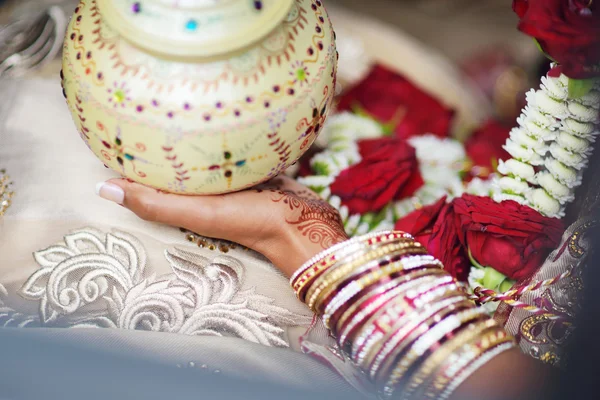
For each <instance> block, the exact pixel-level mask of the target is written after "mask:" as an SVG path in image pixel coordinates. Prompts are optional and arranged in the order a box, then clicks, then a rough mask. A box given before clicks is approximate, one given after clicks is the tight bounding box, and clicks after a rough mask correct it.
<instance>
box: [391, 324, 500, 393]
mask: <svg viewBox="0 0 600 400" xmlns="http://www.w3.org/2000/svg"><path fill="white" fill-rule="evenodd" d="M497 328H498V325H497V324H496V323H495V322H494V320H492V319H488V320H486V321H479V322H472V323H470V324H468V325H467V326H466V327H464V328H463V329H462V330H461V331H460V332H459V333H458V334H457V335H456V336H455V337H453V338H451V339H450V340H448V341H447V342H446V343H444V344H443V345H442V347H440V348H439V349H437V350H436V351H435V352H434V353H433V354H432V355H431V356H430V357H428V358H427V360H425V361H424V362H423V364H422V365H421V367H420V368H419V369H418V370H417V371H416V372H415V373H414V374H413V375H412V376H411V377H407V378H408V379H407V384H406V385H404V386H402V396H403V398H404V399H405V400H406V399H410V398H411V396H413V394H414V397H415V398H422V393H418V394H417V393H415V391H416V390H417V389H419V387H421V388H422V390H421V392H427V391H428V386H429V384H430V383H431V381H432V380H434V379H435V378H436V377H438V376H440V370H442V369H443V368H442V367H443V365H444V364H445V361H446V360H447V359H448V358H449V357H450V356H451V355H452V354H456V353H458V352H459V350H460V349H461V348H464V347H465V346H468V345H469V344H471V343H472V342H473V341H475V340H480V338H481V337H489V336H490V334H491V333H495V332H496V330H497Z"/></svg>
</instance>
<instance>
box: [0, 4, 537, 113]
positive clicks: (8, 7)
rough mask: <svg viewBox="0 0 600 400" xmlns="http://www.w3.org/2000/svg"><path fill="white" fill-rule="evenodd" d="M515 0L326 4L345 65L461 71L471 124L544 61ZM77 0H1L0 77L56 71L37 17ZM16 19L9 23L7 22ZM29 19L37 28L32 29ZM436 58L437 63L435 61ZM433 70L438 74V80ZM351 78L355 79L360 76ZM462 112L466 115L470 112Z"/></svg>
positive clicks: (502, 109) (425, 79)
mask: <svg viewBox="0 0 600 400" xmlns="http://www.w3.org/2000/svg"><path fill="white" fill-rule="evenodd" d="M511 3H512V1H511V0H370V1H363V0H327V2H326V5H327V6H328V7H329V9H330V13H331V14H332V18H333V20H334V24H335V25H336V29H338V37H340V36H341V43H340V44H339V47H340V53H341V57H342V61H341V63H342V64H343V65H342V70H343V69H344V68H345V69H346V70H347V71H346V72H347V75H357V74H360V72H361V71H363V70H366V67H365V68H363V69H361V68H359V67H357V65H356V64H361V63H365V64H366V62H364V59H367V58H374V59H376V61H377V62H383V63H385V64H391V66H392V67H395V68H396V69H398V70H399V71H400V72H402V73H404V74H406V75H408V76H409V77H410V78H412V79H413V80H415V81H416V82H417V83H422V86H425V89H428V90H430V91H433V92H436V91H437V90H436V88H435V87H433V86H435V85H434V83H433V82H437V81H438V80H439V81H444V82H443V83H441V84H442V85H447V84H448V83H449V81H456V79H457V74H459V75H460V79H461V80H460V82H459V83H456V82H454V84H455V86H456V85H458V86H463V88H462V89H463V90H462V91H464V89H465V87H468V91H469V95H468V96H466V95H464V93H462V91H461V90H458V92H457V94H454V95H448V96H449V99H448V102H449V103H456V102H457V99H453V98H452V96H455V97H456V96H459V97H463V99H464V98H466V97H470V98H471V99H474V101H472V103H473V104H477V107H478V109H477V110H469V109H468V104H459V105H458V106H457V107H458V108H459V109H460V108H461V106H462V108H463V110H462V112H463V114H464V113H465V109H466V110H467V111H466V112H467V113H469V114H471V115H470V117H472V118H471V119H473V120H474V121H470V122H471V125H473V124H475V123H476V121H477V122H480V120H481V119H482V118H484V116H483V114H485V117H487V116H489V114H492V115H493V116H495V117H497V118H498V119H500V120H505V121H508V122H510V121H511V120H514V118H515V117H516V116H517V115H518V112H519V109H520V107H521V106H522V101H523V98H524V96H523V94H524V92H525V91H526V90H527V89H529V88H530V87H531V86H533V84H534V83H535V82H537V81H538V77H539V75H540V74H541V73H543V72H545V68H547V65H546V63H545V62H544V61H543V60H542V57H541V56H540V54H539V52H538V51H537V49H536V47H535V45H534V43H533V42H532V41H531V40H530V39H528V38H527V37H525V36H524V35H522V34H520V33H519V32H518V31H517V29H516V23H517V19H516V16H515V15H514V13H513V12H512V9H511ZM76 4H77V1H76V0H0V78H1V77H3V76H4V77H7V76H9V77H10V76H13V77H14V76H25V77H31V76H35V77H49V76H50V77H52V76H56V75H55V74H57V73H58V70H59V69H60V67H59V63H58V61H57V58H59V54H54V53H52V52H51V54H45V52H46V51H47V50H51V47H52V46H50V44H49V43H48V40H47V39H46V38H45V37H42V38H39V36H40V35H42V36H43V34H44V32H45V30H44V28H45V27H46V28H48V27H47V26H45V25H44V23H48V21H47V20H48V19H47V18H46V20H44V19H42V20H41V21H40V13H43V12H44V10H45V9H48V8H49V7H50V6H52V5H58V6H59V7H60V9H62V10H63V12H64V15H65V16H66V17H69V16H70V14H71V12H72V9H73V8H74V7H75V5H76ZM55 12H56V10H55ZM349 21H353V22H354V23H349ZM15 24H17V25H18V26H17V28H15V27H14V25H15ZM11 26H12V28H13V29H12V30H11V29H7V28H11ZM27 27H30V29H29V30H30V31H32V32H27ZM340 31H341V32H340ZM36 39H38V41H37V42H36ZM350 39H352V40H350ZM46 44H47V46H42V45H46ZM36 45H37V46H38V47H40V46H42V47H44V48H43V49H41V50H40V51H39V52H38V53H37V57H34V59H33V60H30V61H28V62H24V63H23V62H21V64H24V65H16V66H15V65H10V64H11V63H10V62H9V63H7V62H6V60H7V59H9V57H10V56H11V55H14V54H15V53H19V52H23V51H24V50H25V51H26V52H27V49H28V46H29V47H34V50H36V49H37V48H36V47H35V46H36ZM57 50H58V51H60V49H59V48H58V49H57ZM29 51H30V52H31V49H29ZM365 53H368V54H365ZM352 57H353V58H352ZM13 60H14V56H13ZM52 60H54V61H52ZM9 61H11V60H10V59H9ZM21 61H22V60H21ZM7 65H9V67H10V68H7ZM423 65H425V66H427V67H429V70H430V71H429V72H428V75H427V76H425V75H423V74H424V72H423V71H421V70H422V69H423V67H422V66H423ZM432 65H435V66H436V68H433V69H431V68H430V67H431V66H432ZM342 72H344V71H342ZM420 74H421V75H422V76H420ZM444 74H447V75H448V77H445V76H443V75H444ZM431 75H434V77H433V78H435V79H434V80H433V82H432V76H431ZM440 75H441V76H440ZM343 78H345V77H344V76H343V77H342V79H343ZM351 78H352V79H350V80H358V79H360V76H351ZM463 78H464V80H462V79H463ZM436 79H437V80H436ZM428 84H429V85H430V86H431V87H427V86H428ZM438 86H439V85H438ZM442 91H443V90H442ZM446 92H448V90H446ZM458 102H459V103H468V102H469V100H465V101H458ZM453 105H455V104H453ZM455 106H456V105H455ZM479 114H481V115H479ZM465 118H466V120H469V116H467V117H464V116H463V120H464V119H465ZM475 120H476V121H475ZM466 123H467V124H468V123H469V121H467V122H466Z"/></svg>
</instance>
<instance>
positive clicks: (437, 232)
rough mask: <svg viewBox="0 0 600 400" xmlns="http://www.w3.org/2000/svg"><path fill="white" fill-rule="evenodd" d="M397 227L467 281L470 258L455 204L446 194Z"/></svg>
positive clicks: (402, 221)
mask: <svg viewBox="0 0 600 400" xmlns="http://www.w3.org/2000/svg"><path fill="white" fill-rule="evenodd" d="M395 229H396V230H399V231H404V232H408V233H410V234H411V235H413V236H414V237H415V239H416V240H417V241H418V242H419V243H421V244H422V245H423V246H425V247H426V248H427V251H428V252H429V254H431V255H432V256H434V257H436V258H437V259H439V260H440V261H441V262H442V263H443V264H444V269H445V270H446V271H448V272H449V273H450V274H451V275H452V276H453V277H455V278H456V279H458V280H460V281H466V280H467V276H468V274H469V267H470V264H469V260H468V257H467V253H466V251H465V249H464V248H463V246H462V244H461V243H460V240H459V235H458V229H457V227H456V225H455V221H454V219H453V218H452V204H448V203H446V197H443V198H441V199H440V200H438V202H437V203H435V204H432V205H430V206H425V207H423V208H421V209H419V210H416V211H414V212H412V213H410V214H409V215H407V216H406V217H404V218H402V219H400V220H398V221H397V222H396V226H395Z"/></svg>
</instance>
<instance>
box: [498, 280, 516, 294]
mask: <svg viewBox="0 0 600 400" xmlns="http://www.w3.org/2000/svg"><path fill="white" fill-rule="evenodd" d="M514 284H515V281H512V280H510V279H505V280H504V281H502V283H501V284H500V288H499V292H500V293H504V292H507V291H509V290H510V289H511V288H512V287H513V286H514Z"/></svg>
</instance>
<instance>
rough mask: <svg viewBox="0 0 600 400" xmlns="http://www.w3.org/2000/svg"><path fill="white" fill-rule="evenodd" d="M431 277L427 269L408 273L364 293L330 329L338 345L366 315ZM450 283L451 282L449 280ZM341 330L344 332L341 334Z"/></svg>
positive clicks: (342, 344)
mask: <svg viewBox="0 0 600 400" xmlns="http://www.w3.org/2000/svg"><path fill="white" fill-rule="evenodd" d="M433 277H435V275H432V274H431V271H430V270H429V269H419V270H415V271H410V272H408V273H407V274H406V275H403V276H401V277H398V278H395V279H393V280H392V281H390V282H387V283H385V284H383V285H381V286H378V287H374V288H371V290H369V291H367V292H366V293H364V294H363V295H362V296H361V297H360V298H359V299H358V300H356V301H355V302H354V303H353V304H352V305H351V306H350V307H349V308H348V309H346V310H345V311H344V312H343V313H342V315H341V316H340V317H339V318H338V320H337V323H336V326H335V329H332V331H334V333H336V334H337V333H340V335H339V337H338V339H339V342H340V345H341V346H342V347H343V346H344V342H345V336H346V334H345V333H344V332H346V331H349V330H352V329H353V328H354V327H355V326H356V325H357V324H359V323H360V322H361V321H362V320H363V319H364V318H365V317H366V315H368V314H370V313H371V312H374V311H375V310H376V309H378V308H379V307H381V306H383V304H384V303H385V302H387V301H389V300H391V299H392V297H394V296H397V295H399V294H400V293H402V292H404V291H406V290H409V289H412V288H413V287H415V286H417V285H419V284H421V283H423V282H424V280H426V281H429V280H431V279H432V278H433ZM450 281H451V282H452V281H453V280H452V279H450ZM374 298H375V299H374ZM371 299H374V300H373V301H372V302H371V303H370V304H369V305H368V306H363V305H364V304H365V303H366V302H368V301H369V300H371ZM359 309H360V310H359ZM349 319H352V321H351V322H348V323H347V321H348V320H349ZM342 328H343V331H344V332H342Z"/></svg>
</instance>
